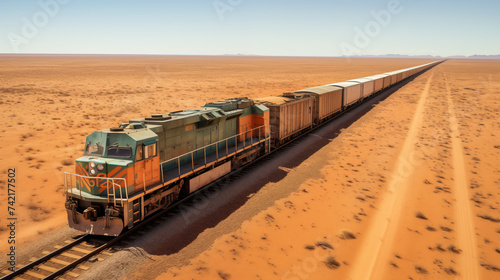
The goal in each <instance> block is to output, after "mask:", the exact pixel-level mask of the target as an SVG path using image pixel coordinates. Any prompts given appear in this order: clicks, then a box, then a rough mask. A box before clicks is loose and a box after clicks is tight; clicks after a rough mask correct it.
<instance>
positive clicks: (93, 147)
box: [84, 142, 104, 156]
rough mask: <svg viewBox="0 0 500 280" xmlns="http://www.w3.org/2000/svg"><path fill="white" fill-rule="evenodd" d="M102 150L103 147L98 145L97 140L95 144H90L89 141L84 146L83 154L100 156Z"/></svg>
mask: <svg viewBox="0 0 500 280" xmlns="http://www.w3.org/2000/svg"><path fill="white" fill-rule="evenodd" d="M103 151H104V147H103V146H101V145H100V143H99V142H97V143H96V144H92V143H91V142H89V143H87V146H86V147H85V153H84V154H85V155H86V156H102V152H103Z"/></svg>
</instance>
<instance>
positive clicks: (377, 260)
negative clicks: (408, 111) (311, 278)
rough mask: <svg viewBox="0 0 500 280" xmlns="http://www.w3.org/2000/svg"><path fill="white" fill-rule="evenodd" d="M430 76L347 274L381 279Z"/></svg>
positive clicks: (355, 279) (355, 278)
mask: <svg viewBox="0 0 500 280" xmlns="http://www.w3.org/2000/svg"><path fill="white" fill-rule="evenodd" d="M433 76H434V72H431V75H430V76H429V78H428V79H427V83H426V85H425V88H424V91H423V92H422V95H421V96H420V100H419V101H418V105H417V110H416V111H415V114H414V116H413V119H412V122H411V126H410V130H409V133H408V136H407V137H406V139H405V143H404V145H403V149H402V150H401V152H400V154H399V157H398V161H397V163H396V167H395V169H394V171H393V174H392V178H391V180H390V182H389V188H388V190H387V191H386V194H385V195H384V198H383V200H382V202H381V204H380V206H379V209H378V211H377V214H376V216H375V217H374V219H373V220H372V222H371V223H372V224H371V226H370V229H369V230H368V233H367V235H366V237H365V238H364V240H363V245H362V246H361V251H360V252H359V253H358V256H357V258H356V262H355V263H354V264H353V266H352V267H351V271H350V275H349V278H350V279H352V280H365V279H366V280H368V279H382V277H383V275H382V274H383V272H384V268H385V267H386V266H387V261H388V260H389V256H390V254H391V251H390V250H391V249H392V242H393V240H394V238H395V234H396V231H397V229H398V224H399V220H400V213H401V209H402V207H403V203H404V201H405V194H406V190H407V188H408V185H409V182H408V181H409V177H410V175H411V174H412V173H413V170H414V168H413V166H412V164H411V162H412V159H413V158H414V157H415V155H416V151H415V144H416V142H417V139H418V138H417V136H418V130H419V128H420V127H421V124H422V118H423V111H424V107H425V106H424V104H425V101H426V99H427V96H428V95H429V88H430V85H431V82H432V77H433Z"/></svg>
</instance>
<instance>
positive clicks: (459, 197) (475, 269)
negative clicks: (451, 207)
mask: <svg viewBox="0 0 500 280" xmlns="http://www.w3.org/2000/svg"><path fill="white" fill-rule="evenodd" d="M443 75H444V80H445V83H446V92H447V97H448V113H449V115H450V129H451V139H452V147H453V184H454V191H453V192H454V194H455V200H456V201H455V217H456V219H457V221H456V224H457V225H456V226H457V235H458V247H459V248H460V249H462V252H463V253H462V254H460V259H459V260H460V261H459V263H458V264H459V267H461V271H460V275H459V276H457V277H456V278H457V279H480V278H479V258H478V255H477V244H476V233H475V227H474V216H473V211H472V206H471V203H470V197H469V189H468V187H467V179H466V168H465V160H464V153H463V151H464V150H463V147H462V140H461V139H460V131H459V129H458V121H457V117H456V113H455V109H454V106H453V100H452V99H451V90H450V84H449V83H448V79H447V78H446V74H445V73H443Z"/></svg>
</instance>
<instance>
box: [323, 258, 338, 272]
mask: <svg viewBox="0 0 500 280" xmlns="http://www.w3.org/2000/svg"><path fill="white" fill-rule="evenodd" d="M324 263H325V264H326V266H327V267H328V268H329V269H336V268H338V267H339V266H340V263H339V262H338V261H337V260H336V259H335V257H332V256H329V257H327V258H326V259H325V261H324Z"/></svg>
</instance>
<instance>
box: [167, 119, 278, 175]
mask: <svg viewBox="0 0 500 280" xmlns="http://www.w3.org/2000/svg"><path fill="white" fill-rule="evenodd" d="M241 138H243V140H241V141H240V140H239V139H241ZM269 139H270V137H269V136H266V126H265V125H262V126H259V127H256V128H253V129H251V130H248V131H246V132H242V133H239V134H237V135H234V136H231V137H228V138H226V139H223V140H220V141H218V142H215V143H212V144H209V145H206V146H204V147H201V148H199V149H196V150H193V151H191V152H188V153H185V154H183V155H180V156H177V157H175V158H171V159H169V160H166V161H164V162H162V163H160V167H161V175H162V181H163V182H164V183H166V182H169V181H171V180H172V179H174V178H175V179H180V178H181V177H182V176H183V175H184V176H186V175H188V174H190V173H192V172H194V171H196V170H197V169H200V168H204V167H207V165H208V164H211V163H215V162H218V161H220V160H223V159H226V158H228V157H230V156H233V155H234V154H236V153H238V152H241V151H243V150H247V149H249V148H251V147H254V146H255V145H258V144H260V143H262V142H265V141H267V140H269ZM233 142H234V143H233ZM220 146H222V148H220ZM214 149H215V151H214ZM197 154H199V155H201V154H203V157H202V158H201V156H200V157H198V156H197ZM186 159H187V162H182V161H183V160H184V161H186ZM167 164H171V167H172V166H175V167H173V168H171V169H169V170H165V167H164V166H165V165H167ZM167 174H168V175H167ZM165 177H167V178H165Z"/></svg>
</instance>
